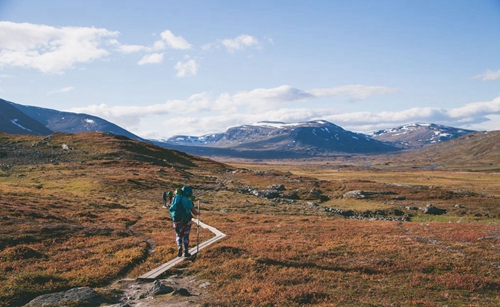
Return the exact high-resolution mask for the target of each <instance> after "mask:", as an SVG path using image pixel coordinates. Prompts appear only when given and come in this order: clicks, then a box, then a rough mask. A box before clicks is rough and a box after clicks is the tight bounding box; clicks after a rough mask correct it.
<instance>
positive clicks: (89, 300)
mask: <svg viewBox="0 0 500 307" xmlns="http://www.w3.org/2000/svg"><path fill="white" fill-rule="evenodd" d="M104 302H105V300H104V299H103V298H102V296H101V295H100V294H99V293H97V292H95V291H94V290H93V289H91V288H88V287H80V288H73V289H70V290H68V291H63V292H57V293H50V294H44V295H41V296H38V297H36V298H35V299H33V300H32V301H30V302H29V303H28V304H26V306H30V307H35V306H46V305H57V306H59V305H61V304H75V303H80V304H81V303H86V304H88V305H90V306H99V305H100V304H102V303H104Z"/></svg>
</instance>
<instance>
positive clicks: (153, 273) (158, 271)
mask: <svg viewBox="0 0 500 307" xmlns="http://www.w3.org/2000/svg"><path fill="white" fill-rule="evenodd" d="M193 222H194V223H198V220H197V219H193ZM194 223H193V224H194ZM199 223H200V227H202V228H205V229H208V230H210V231H211V232H213V233H214V234H215V237H212V238H210V239H209V240H207V241H205V242H203V243H200V245H199V250H201V249H203V248H205V247H207V246H209V245H210V244H213V243H215V242H217V241H218V240H220V239H222V238H224V237H225V236H226V234H224V233H222V232H221V231H219V230H218V229H216V228H214V227H212V226H208V225H207V224H205V223H203V222H199ZM197 251H198V248H197V247H196V246H194V247H191V248H190V249H189V253H190V254H191V255H193V256H194V255H196V253H197ZM184 260H185V258H183V257H176V258H174V259H172V260H170V261H169V262H167V263H164V264H162V265H160V266H159V267H157V268H155V269H153V270H151V271H149V272H147V273H146V274H143V275H141V276H139V278H137V279H138V280H153V279H157V278H158V276H160V275H161V274H163V273H165V272H166V271H167V270H169V269H171V268H173V267H174V266H176V265H177V264H179V263H181V262H182V261H184Z"/></svg>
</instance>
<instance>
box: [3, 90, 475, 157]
mask: <svg viewBox="0 0 500 307" xmlns="http://www.w3.org/2000/svg"><path fill="white" fill-rule="evenodd" d="M0 131H2V132H5V133H10V134H32V135H50V134H52V133H53V132H65V133H79V132H106V133H112V134H118V135H123V136H126V137H128V138H131V139H137V140H141V141H148V142H151V143H154V144H156V145H159V146H161V147H164V148H171V149H177V150H180V151H184V152H187V153H191V154H196V155H201V156H230V157H241V158H262V159H265V158H298V157H311V156H328V155H332V154H366V153H370V154H373V153H375V154H380V153H394V152H398V151H400V150H402V149H417V148H423V147H426V146H428V145H430V144H435V143H439V142H443V141H447V140H450V139H454V138H457V137H460V136H463V135H465V134H468V133H471V132H473V131H472V130H464V129H458V128H452V127H446V126H442V125H437V124H423V123H419V124H408V125H405V126H401V127H397V128H393V129H386V130H380V131H377V132H375V133H373V134H372V135H366V134H361V133H355V132H351V131H347V130H344V129H343V128H341V127H339V126H337V125H335V124H333V123H330V122H328V121H324V120H317V121H308V122H300V123H282V122H259V123H256V124H251V125H242V126H238V127H232V128H229V129H228V130H227V131H226V132H223V133H213V134H206V135H203V136H187V135H177V136H174V137H171V138H169V139H168V140H145V139H142V138H141V137H139V136H137V135H135V134H133V133H131V132H129V131H127V130H125V129H123V128H121V127H119V126H117V125H115V124H113V123H111V122H108V121H106V120H104V119H102V118H99V117H96V116H92V115H87V114H77V113H71V112H61V111H57V110H52V109H46V108H39V107H33V106H24V105H20V104H16V103H13V102H9V101H6V100H2V99H0Z"/></svg>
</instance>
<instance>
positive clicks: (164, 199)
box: [161, 191, 167, 208]
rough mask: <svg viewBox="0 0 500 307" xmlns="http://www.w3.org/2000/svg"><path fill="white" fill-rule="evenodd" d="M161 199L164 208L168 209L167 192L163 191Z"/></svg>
mask: <svg viewBox="0 0 500 307" xmlns="http://www.w3.org/2000/svg"><path fill="white" fill-rule="evenodd" d="M161 197H162V198H163V206H162V207H163V208H167V192H165V191H163V193H162V194H161Z"/></svg>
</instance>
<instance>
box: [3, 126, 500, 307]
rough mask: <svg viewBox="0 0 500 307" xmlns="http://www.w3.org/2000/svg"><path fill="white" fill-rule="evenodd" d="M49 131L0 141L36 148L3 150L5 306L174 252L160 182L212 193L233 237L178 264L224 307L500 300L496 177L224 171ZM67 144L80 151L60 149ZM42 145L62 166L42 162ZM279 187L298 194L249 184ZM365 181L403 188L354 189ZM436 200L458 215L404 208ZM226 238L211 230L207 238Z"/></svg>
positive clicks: (140, 268)
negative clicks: (360, 194) (348, 214)
mask: <svg viewBox="0 0 500 307" xmlns="http://www.w3.org/2000/svg"><path fill="white" fill-rule="evenodd" d="M41 140H42V138H34V137H24V136H23V137H8V138H7V137H3V138H0V145H2V144H3V145H2V146H4V147H3V148H12V147H11V146H14V147H15V148H17V150H20V149H22V150H21V151H20V152H22V153H23V154H19V155H18V156H16V157H14V158H12V159H11V157H9V156H7V157H4V158H2V159H0V166H1V167H0V169H1V170H0V194H1V204H0V306H2V307H3V306H20V305H22V304H24V303H26V302H27V301H28V300H29V299H31V298H33V297H35V296H37V295H39V294H43V293H49V292H54V291H59V290H63V289H67V288H69V287H76V286H92V287H100V286H104V285H106V284H108V283H109V282H111V281H113V280H115V279H117V278H121V277H124V276H128V277H137V276H139V275H141V274H143V273H145V272H147V271H148V270H150V269H152V268H154V267H156V266H158V265H160V264H162V263H164V262H166V261H168V260H170V259H172V258H173V257H174V254H175V242H174V233H173V230H172V229H171V222H170V220H169V217H168V214H167V212H166V210H165V209H161V191H162V190H173V189H174V188H176V187H179V186H181V185H183V184H185V183H189V184H190V185H192V186H193V187H194V190H195V195H196V196H197V197H198V198H199V199H201V200H202V210H203V211H202V220H203V221H204V222H206V223H207V224H209V225H213V226H215V227H217V228H219V229H221V230H222V231H223V232H225V233H227V234H228V237H227V238H226V239H224V240H223V241H221V242H218V243H217V244H216V245H215V246H213V247H210V248H208V249H207V250H206V251H204V252H202V254H201V257H198V259H197V260H196V262H194V263H192V264H189V263H186V264H185V267H184V270H183V271H176V272H177V273H181V274H196V275H198V276H200V277H202V278H204V279H206V280H209V281H211V291H212V292H213V293H214V295H213V297H214V298H215V300H211V301H210V302H207V305H209V306H302V305H307V304H309V305H315V306H443V305H448V306H497V305H500V297H499V289H500V277H499V274H498V269H499V267H500V262H499V259H500V258H499V257H498V253H499V248H498V246H499V245H498V243H499V239H500V226H499V222H500V206H499V195H498V190H499V189H498V188H499V186H498V182H499V181H498V180H497V179H498V174H497V173H486V172H485V173H477V172H474V173H470V172H461V173H459V172H445V171H415V170H413V171H406V172H401V171H382V170H378V171H369V170H363V171H360V170H359V169H350V168H342V169H341V170H340V171H338V169H339V167H338V165H337V166H336V165H333V164H326V163H324V162H317V163H310V164H307V163H300V164H297V163H288V164H274V165H262V164H261V165H256V164H247V165H242V164H233V166H225V165H223V164H220V163H216V162H212V161H209V160H207V159H203V158H191V157H190V156H187V155H185V154H182V153H178V152H174V151H172V152H171V151H168V150H163V149H159V148H157V147H154V146H150V145H143V144H141V143H139V142H135V141H130V140H127V139H125V140H123V139H121V138H119V137H118V138H117V137H114V136H109V135H102V134H83V135H77V136H71V135H56V136H53V137H52V138H51V143H50V144H42V145H37V146H34V147H32V144H33V143H34V142H39V141H41ZM63 142H64V143H67V144H71V145H70V147H72V148H73V149H72V151H71V152H69V153H68V152H61V151H60V149H59V147H60V143H63ZM0 149H1V148H0ZM33 150H37V151H39V153H38V154H37V155H38V157H40V156H43V157H47V156H49V157H50V159H51V160H52V162H50V159H49V160H44V161H45V162H43V163H42V162H41V161H40V159H41V158H39V159H38V160H37V159H34V160H33V159H32V158H33V156H30V152H32V151H33ZM0 151H1V150H0ZM40 152H42V153H44V155H45V156H44V155H42V154H41V153H40ZM9 159H10V160H9ZM43 159H45V158H43ZM12 161H14V162H16V163H12ZM30 161H38V162H37V163H32V162H30ZM7 165H8V166H7ZM235 167H238V168H240V167H242V168H243V169H236V168H235ZM276 184H283V185H284V186H285V191H284V193H295V194H296V195H297V197H298V199H296V200H294V201H293V202H292V201H290V200H289V199H285V200H286V201H283V199H281V200H280V201H278V200H276V199H267V198H263V197H256V196H254V195H253V194H252V193H249V192H248V191H251V190H267V189H269V188H268V187H269V186H270V185H276ZM351 190H366V191H383V190H384V191H385V190H390V191H391V192H392V193H393V194H388V195H374V196H372V197H370V198H367V199H349V198H344V197H343V195H344V194H345V193H346V192H348V191H351ZM396 196H404V198H401V197H400V198H398V199H395V197H396ZM311 203H317V204H318V205H317V206H316V205H311ZM427 203H433V204H434V205H436V206H438V207H441V208H444V209H447V210H448V212H447V214H445V215H442V216H428V215H424V214H422V213H421V212H420V211H408V210H406V209H404V208H405V207H406V206H425V205H426V204H427ZM456 204H460V205H461V206H459V207H456V206H455V205H456ZM325 207H328V208H336V209H344V210H353V211H356V212H366V211H371V212H375V211H384V212H385V213H386V214H387V215H391V214H392V213H391V212H396V211H395V210H399V211H403V212H404V213H405V214H407V215H411V219H412V221H414V222H403V223H402V222H387V221H369V220H351V219H344V218H341V217H340V216H339V215H335V214H332V213H329V212H327V211H325V210H323V208H325ZM458 221H461V223H457V222H458ZM448 222H451V223H448ZM469 222H474V223H469ZM193 233H195V231H194V230H193ZM211 235H212V234H211V233H209V232H208V231H206V230H202V231H201V238H202V240H205V239H207V238H209V237H211ZM191 238H192V240H196V237H195V236H194V235H192V237H191Z"/></svg>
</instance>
